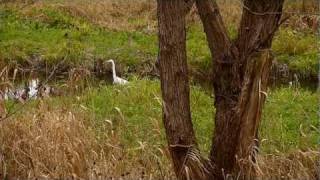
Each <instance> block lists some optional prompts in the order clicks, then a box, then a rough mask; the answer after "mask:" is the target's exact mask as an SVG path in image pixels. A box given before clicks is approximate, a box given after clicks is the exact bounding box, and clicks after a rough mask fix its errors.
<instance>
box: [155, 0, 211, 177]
mask: <svg viewBox="0 0 320 180" xmlns="http://www.w3.org/2000/svg"><path fill="white" fill-rule="evenodd" d="M185 11H186V9H185V2H184V1H183V0H174V1H167V0H158V19H159V49H160V50H159V51H160V52H159V65H160V77H161V90H162V97H163V121H164V126H165V129H166V135H167V140H168V144H169V151H170V153H171V158H172V161H173V167H174V171H175V173H176V175H177V177H178V179H180V180H186V179H189V178H192V179H205V176H206V173H207V172H208V171H207V170H206V169H205V168H204V167H205V166H204V164H206V161H205V160H204V159H203V158H202V157H201V156H200V154H199V151H198V147H197V143H196V138H195V134H194V130H193V126H192V121H191V112H190V99H189V98H190V97H189V94H190V93H189V77H188V67H187V54H186V29H185V14H186V13H185Z"/></svg>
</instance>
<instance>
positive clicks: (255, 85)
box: [196, 0, 283, 179]
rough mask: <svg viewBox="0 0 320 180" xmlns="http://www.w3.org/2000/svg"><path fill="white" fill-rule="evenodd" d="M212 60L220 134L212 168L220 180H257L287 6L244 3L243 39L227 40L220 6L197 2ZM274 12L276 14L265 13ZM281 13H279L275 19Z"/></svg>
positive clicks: (276, 2) (206, 0)
mask: <svg viewBox="0 0 320 180" xmlns="http://www.w3.org/2000/svg"><path fill="white" fill-rule="evenodd" d="M196 2H197V8H198V12H199V14H200V17H201V20H202V22H203V25H204V29H205V32H206V35H207V40H208V44H209V47H210V50H211V53H212V56H213V57H214V58H213V72H214V74H213V76H214V77H213V86H214V94H215V108H216V116H215V132H214V136H213V140H212V141H213V143H212V151H211V153H210V159H211V162H212V163H213V164H214V165H216V166H217V171H218V172H216V174H218V175H219V178H220V179H223V176H226V175H227V174H234V175H238V173H240V172H242V174H240V175H241V177H242V178H247V177H250V176H252V175H253V174H255V173H253V172H252V171H251V170H252V163H253V162H254V160H255V157H254V153H253V151H252V150H253V147H254V146H255V142H256V140H255V139H256V137H257V131H258V125H259V121H260V117H261V111H262V105H263V103H264V99H265V92H266V86H267V79H268V75H269V70H270V68H271V62H272V57H271V55H270V52H269V48H270V47H271V42H272V38H273V36H274V32H275V31H276V30H277V28H278V27H279V21H280V18H281V12H282V5H283V1H282V0H280V1H279V0H272V1H270V0H261V1H249V0H246V1H244V5H245V8H244V10H243V16H242V21H241V24H240V29H239V36H238V39H237V40H236V41H235V42H234V43H230V40H229V38H228V36H227V34H226V30H225V28H224V25H223V23H222V20H221V19H222V18H221V15H220V13H219V10H218V6H217V4H216V2H215V1H211V0H197V1H196ZM265 12H272V13H265ZM275 12H276V13H275Z"/></svg>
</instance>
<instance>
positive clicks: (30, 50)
mask: <svg viewBox="0 0 320 180" xmlns="http://www.w3.org/2000/svg"><path fill="white" fill-rule="evenodd" d="M38 16H40V17H41V18H38V19H37V17H38ZM0 20H1V21H2V22H3V24H4V26H1V27H0V59H2V60H4V61H6V62H7V63H12V64H14V63H24V62H26V61H30V60H31V61H32V60H33V57H34V56H38V57H41V59H42V60H43V61H46V62H48V63H52V64H54V63H57V62H59V61H61V60H62V59H65V60H66V62H67V64H70V65H77V64H82V65H83V62H84V60H89V62H91V63H92V62H93V60H94V59H96V58H115V59H117V61H118V62H121V63H122V64H124V65H128V66H129V65H131V66H134V65H137V64H139V63H141V62H143V61H144V60H146V59H150V56H152V57H155V56H156V53H157V46H156V36H148V35H145V34H143V33H140V32H113V31H107V30H103V29H100V28H97V27H93V26H92V25H90V24H88V23H87V22H85V21H83V20H81V19H79V18H74V17H71V16H69V15H68V14H66V13H63V12H60V11H57V10H52V9H50V8H48V9H40V10H36V9H35V10H34V11H32V13H31V14H29V16H28V17H22V15H19V13H18V12H15V11H12V10H6V11H4V14H2V15H1V16H0Z"/></svg>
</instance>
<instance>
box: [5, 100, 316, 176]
mask: <svg viewBox="0 0 320 180" xmlns="http://www.w3.org/2000/svg"><path fill="white" fill-rule="evenodd" d="M79 111H80V110H79ZM112 126H113V124H112V123H111V121H108V120H106V122H105V124H104V125H103V128H104V130H103V133H102V134H101V133H98V134H97V131H96V129H95V128H94V127H93V126H92V124H91V122H90V119H87V118H85V115H84V113H83V112H81V111H80V112H78V113H73V112H71V111H69V110H68V108H65V109H61V110H54V109H52V108H50V107H49V106H47V105H46V104H45V103H44V102H40V103H39V104H38V108H37V110H32V111H31V112H27V113H26V112H24V113H23V114H20V115H16V116H15V117H12V118H9V119H7V120H5V121H2V122H0V129H1V131H0V142H1V146H0V179H4V178H9V179H12V178H20V179H34V178H40V179H68V178H70V179H71V178H75V179H99V178H100V179H108V178H115V179H120V178H125V179H139V178H142V177H144V178H146V179H172V178H173V177H174V175H173V173H172V171H171V170H170V163H169V161H168V159H169V158H168V156H167V151H166V150H165V148H164V146H163V147H158V146H156V145H153V143H154V142H145V143H141V146H138V147H129V146H128V145H126V144H123V142H122V140H121V134H122V133H125V124H118V126H119V127H118V128H114V127H113V128H112ZM319 155H320V152H319V151H312V150H308V151H305V152H302V151H299V150H297V151H296V152H293V153H290V154H277V155H274V154H268V155H260V156H259V158H258V164H257V165H256V168H257V169H258V172H259V176H258V178H259V179H305V180H312V179H316V178H318V176H317V174H318V175H319V164H317V163H318V159H319Z"/></svg>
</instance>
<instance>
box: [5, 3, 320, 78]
mask: <svg viewBox="0 0 320 180" xmlns="http://www.w3.org/2000/svg"><path fill="white" fill-rule="evenodd" d="M67 2H68V1H66V2H65V3H61V2H60V3H58V2H55V1H53V2H45V3H41V2H40V3H35V4H34V5H32V6H27V7H24V8H21V7H19V6H18V7H15V6H13V5H7V6H4V5H2V6H0V10H1V11H0V22H1V23H2V26H0V39H1V40H0V60H1V61H2V62H4V63H2V67H3V66H5V65H9V66H11V67H15V66H17V65H18V66H22V67H25V66H26V67H29V68H30V67H33V66H35V65H36V64H39V63H40V64H41V63H42V64H47V65H54V64H56V63H57V62H60V61H61V60H63V59H64V64H65V66H75V65H81V66H85V67H92V66H93V62H94V61H95V60H97V59H108V58H113V59H116V61H117V62H118V63H119V64H121V65H122V66H123V67H125V68H124V71H126V72H130V70H131V71H135V70H137V69H139V68H138V67H139V66H142V65H143V64H144V63H146V62H149V63H150V62H151V63H154V62H155V60H156V58H157V50H158V49H157V48H158V47H157V30H156V18H155V12H154V10H155V7H154V3H150V2H149V3H148V2H147V1H146V2H144V1H143V2H141V3H138V4H139V5H137V7H135V8H133V7H131V6H130V5H123V4H122V5H121V3H118V4H120V5H118V6H119V7H117V6H116V5H112V3H110V2H109V1H102V3H101V6H102V7H105V8H107V9H106V10H105V11H107V10H109V11H110V12H109V11H108V13H103V9H101V7H100V8H99V4H97V5H96V6H94V5H93V4H94V3H93V4H90V5H89V7H86V6H85V5H86V3H85V2H82V1H81V2H82V3H78V4H76V3H72V1H71V2H69V3H67ZM108 2H109V3H110V4H108ZM122 3H123V2H122ZM129 4H130V3H129ZM121 8H125V10H127V11H129V12H126V13H124V11H125V10H124V9H121ZM224 9H226V10H224V11H226V12H228V10H229V11H231V10H232V6H231V7H230V8H229V9H228V8H224ZM230 9H231V10H230ZM130 12H131V13H132V14H131V15H130ZM138 12H139V13H138ZM93 13H95V15H96V18H94V17H93V16H94V14H93ZM193 14H194V13H192V14H191V15H190V17H189V26H188V37H187V40H188V41H187V48H188V59H189V64H190V68H191V69H193V70H195V71H199V72H208V71H209V68H210V64H211V58H210V52H209V49H208V47H207V42H206V38H205V35H204V33H203V30H202V27H201V24H200V23H199V21H198V20H197V16H195V15H193ZM233 14H234V12H233ZM233 14H231V15H230V17H229V16H228V17H229V18H227V22H228V24H227V25H228V30H229V33H230V35H231V37H236V26H235V24H234V23H235V22H237V21H238V20H237V18H235V17H234V18H232V17H233V16H236V14H235V15H233ZM232 15H233V16H232ZM114 19H116V20H114ZM293 19H294V18H293ZM112 20H114V21H115V22H113V21H112ZM118 20H119V21H120V20H122V23H120V22H118ZM102 22H105V23H102ZM124 22H125V23H124ZM293 23H297V22H296V21H294V22H292V24H293ZM300 23H301V24H303V22H300ZM116 25H118V26H116ZM318 45H319V44H318V40H317V38H316V34H315V33H314V32H313V31H312V30H311V29H301V28H296V29H295V28H292V26H289V25H287V26H283V27H282V28H281V29H280V31H279V32H278V33H277V36H276V38H275V40H274V43H273V50H274V53H275V55H276V58H277V60H278V61H279V62H281V63H286V64H288V66H289V69H290V70H291V71H294V72H297V73H299V74H301V75H302V76H306V77H308V76H310V75H311V76H313V77H316V76H317V72H318V66H317V52H318V49H317V47H318Z"/></svg>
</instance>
